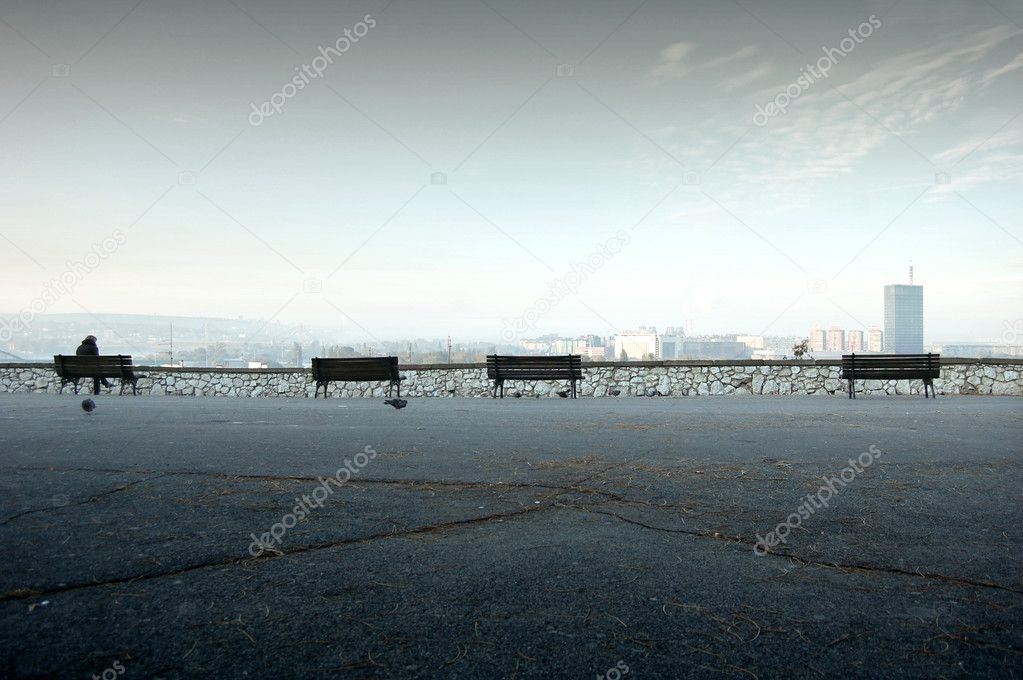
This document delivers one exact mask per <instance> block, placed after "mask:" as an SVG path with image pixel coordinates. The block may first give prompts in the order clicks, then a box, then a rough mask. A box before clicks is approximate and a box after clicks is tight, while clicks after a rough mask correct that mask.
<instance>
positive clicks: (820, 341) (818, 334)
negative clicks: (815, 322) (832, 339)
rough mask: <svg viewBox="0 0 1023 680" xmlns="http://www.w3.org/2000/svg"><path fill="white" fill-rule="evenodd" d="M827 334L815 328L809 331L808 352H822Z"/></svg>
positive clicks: (825, 344) (825, 345)
mask: <svg viewBox="0 0 1023 680" xmlns="http://www.w3.org/2000/svg"><path fill="white" fill-rule="evenodd" d="M827 338H828V336H827V333H825V332H824V331H823V330H821V329H820V328H817V327H816V326H814V327H813V330H811V331H810V351H811V352H823V351H824V348H825V347H827Z"/></svg>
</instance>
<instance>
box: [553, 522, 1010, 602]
mask: <svg viewBox="0 0 1023 680" xmlns="http://www.w3.org/2000/svg"><path fill="white" fill-rule="evenodd" d="M563 507H568V508H571V509H573V510H577V511H580V512H592V513H596V514H598V515H607V516H608V517H614V518H616V519H618V520H621V521H622V522H625V523H627V524H634V525H636V526H638V527H642V528H644V529H650V530H652V531H661V532H664V533H669V534H685V535H687V536H695V537H697V538H709V539H713V540H718V541H726V542H729V543H740V544H742V545H748V546H750V547H754V546H756V544H757V542H756V541H753V540H751V539H749V538H746V537H744V536H741V535H739V536H732V535H728V534H722V533H721V532H719V531H698V530H692V529H669V528H667V527H657V526H653V525H651V524H645V523H643V522H640V521H638V520H634V519H630V518H628V517H623V516H622V515H619V514H618V513H616V512H610V511H607V510H593V509H590V508H585V507H580V506H574V505H563ZM654 507H656V506H654ZM765 555H770V556H771V557H777V558H780V559H786V560H789V561H791V562H795V563H796V564H802V565H813V566H817V567H824V568H826V569H837V570H839V571H860V572H865V573H884V574H894V575H897V576H913V577H916V578H924V579H928V580H934V581H944V582H946V583H954V584H956V585H961V586H972V587H976V588H992V589H995V590H1004V591H1006V592H1009V593H1015V594H1017V595H1023V590H1020V589H1017V588H1011V587H1009V586H1003V585H1002V584H1000V583H995V582H994V581H986V580H979V579H970V578H965V577H961V576H948V575H947V574H938V573H934V572H925V571H909V570H908V569H899V568H898V567H887V566H884V565H879V564H862V563H852V562H848V563H847V562H825V561H823V560H814V559H809V558H806V557H802V556H800V555H797V554H795V553H791V552H783V553H782V552H773V551H771V550H768V551H767V552H766V553H765Z"/></svg>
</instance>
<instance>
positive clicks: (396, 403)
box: [384, 399, 408, 408]
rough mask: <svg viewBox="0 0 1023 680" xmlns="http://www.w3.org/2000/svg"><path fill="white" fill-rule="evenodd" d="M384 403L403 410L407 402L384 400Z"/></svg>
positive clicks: (403, 400)
mask: <svg viewBox="0 0 1023 680" xmlns="http://www.w3.org/2000/svg"><path fill="white" fill-rule="evenodd" d="M384 403H385V404H387V405H388V406H393V407H394V408H405V407H406V406H408V401H406V400H405V399H385V400H384Z"/></svg>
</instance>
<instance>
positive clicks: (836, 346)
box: [828, 326, 845, 352]
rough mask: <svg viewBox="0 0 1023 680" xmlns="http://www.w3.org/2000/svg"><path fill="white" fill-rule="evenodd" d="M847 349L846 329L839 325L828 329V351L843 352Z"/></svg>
mask: <svg viewBox="0 0 1023 680" xmlns="http://www.w3.org/2000/svg"><path fill="white" fill-rule="evenodd" d="M844 349H845V331H844V330H842V329H841V328H839V327H838V326H832V327H831V330H830V331H828V351H829V352H841V351H843V350H844Z"/></svg>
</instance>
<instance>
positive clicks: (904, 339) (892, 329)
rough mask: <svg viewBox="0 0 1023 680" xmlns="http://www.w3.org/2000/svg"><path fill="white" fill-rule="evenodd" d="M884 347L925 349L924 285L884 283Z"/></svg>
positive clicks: (911, 350)
mask: <svg viewBox="0 0 1023 680" xmlns="http://www.w3.org/2000/svg"><path fill="white" fill-rule="evenodd" d="M911 276H912V275H911ZM910 280H912V278H911V279H910ZM884 351H885V352H894V353H898V354H903V353H908V354H919V353H921V352H923V351H924V287H923V286H914V285H912V284H910V285H903V284H892V285H890V286H885V287H884Z"/></svg>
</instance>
